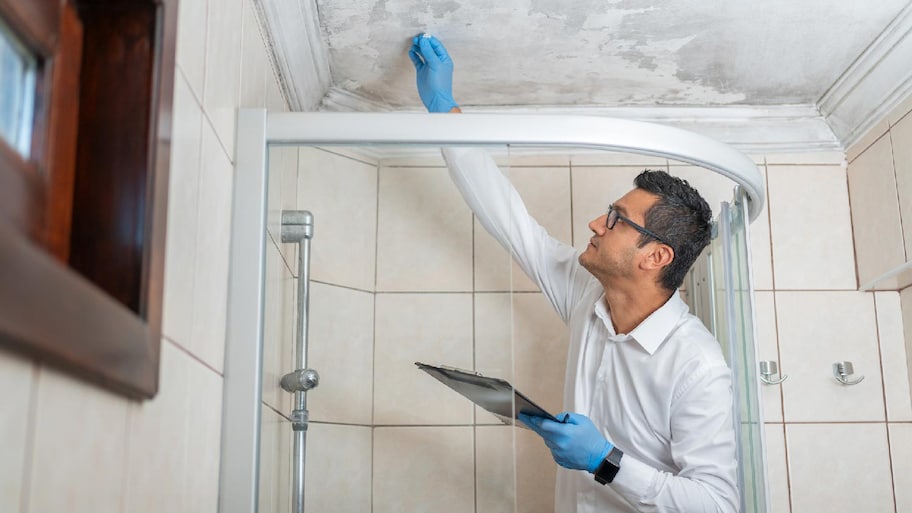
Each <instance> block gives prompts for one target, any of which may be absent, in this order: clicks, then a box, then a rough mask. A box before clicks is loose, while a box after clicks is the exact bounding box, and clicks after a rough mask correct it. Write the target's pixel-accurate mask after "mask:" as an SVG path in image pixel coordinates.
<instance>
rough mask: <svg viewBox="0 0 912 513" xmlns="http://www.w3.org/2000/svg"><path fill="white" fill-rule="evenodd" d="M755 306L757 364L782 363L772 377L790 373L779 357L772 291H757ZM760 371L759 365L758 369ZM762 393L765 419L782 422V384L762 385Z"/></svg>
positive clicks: (774, 378)
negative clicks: (763, 362)
mask: <svg viewBox="0 0 912 513" xmlns="http://www.w3.org/2000/svg"><path fill="white" fill-rule="evenodd" d="M754 299H755V302H754V308H755V309H756V314H757V337H758V338H759V340H758V341H757V357H758V360H757V365H760V363H759V362H761V361H764V360H768V361H773V362H776V363H777V364H780V367H779V374H776V375H775V376H772V378H771V379H773V380H777V379H780V378H782V376H783V375H787V374H788V369H783V368H782V366H781V359H780V357H779V338H778V334H777V333H776V305H775V300H774V298H773V293H772V292H757V293H756V294H755V295H754ZM756 371H757V372H760V369H759V367H758V368H757V369H756ZM760 395H761V400H762V403H763V420H764V421H765V422H782V386H781V385H767V384H761V385H760Z"/></svg>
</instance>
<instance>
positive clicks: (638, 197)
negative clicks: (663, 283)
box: [579, 189, 658, 281]
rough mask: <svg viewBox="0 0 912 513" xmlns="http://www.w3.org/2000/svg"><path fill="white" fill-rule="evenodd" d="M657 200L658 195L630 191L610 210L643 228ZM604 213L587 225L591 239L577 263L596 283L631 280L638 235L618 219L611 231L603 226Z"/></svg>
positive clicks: (638, 252) (636, 254)
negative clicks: (607, 280)
mask: <svg viewBox="0 0 912 513" xmlns="http://www.w3.org/2000/svg"><path fill="white" fill-rule="evenodd" d="M656 201H658V196H656V195H655V194H652V193H650V192H646V191H644V190H642V189H633V190H632V191H630V192H628V193H627V194H625V195H624V196H623V197H621V198H620V199H619V200H617V201H615V202H614V203H613V206H614V209H615V210H617V211H618V213H619V214H621V215H622V216H624V217H626V218H629V219H630V220H631V221H633V222H635V223H637V224H639V225H640V226H643V225H645V224H646V212H647V211H648V210H649V208H650V207H652V205H653V204H655V202H656ZM606 220H607V214H603V215H601V216H599V217H597V218H595V219H593V220H592V221H591V222H590V223H589V229H590V230H592V233H593V235H592V237H591V238H590V239H589V245H588V246H587V247H586V250H585V251H583V253H582V254H581V255H580V257H579V262H580V264H581V265H582V266H583V267H585V268H586V269H587V270H588V271H589V272H590V273H592V275H593V276H595V277H596V278H598V279H599V280H600V281H604V279H611V278H631V277H632V276H633V273H634V271H635V269H636V266H637V257H638V256H639V255H640V253H641V249H642V248H638V247H637V242H638V241H639V240H640V232H638V231H637V230H636V229H635V228H633V227H632V226H630V225H629V224H627V223H626V222H624V220H623V219H618V221H617V223H616V224H615V225H614V228H613V229H611V230H609V229H608V228H607V227H606V226H605V223H606Z"/></svg>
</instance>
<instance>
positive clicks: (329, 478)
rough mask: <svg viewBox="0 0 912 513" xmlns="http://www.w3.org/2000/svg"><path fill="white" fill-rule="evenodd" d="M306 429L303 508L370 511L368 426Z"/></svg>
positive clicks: (340, 512) (351, 512) (344, 512)
mask: <svg viewBox="0 0 912 513" xmlns="http://www.w3.org/2000/svg"><path fill="white" fill-rule="evenodd" d="M307 431H308V433H307V442H308V443H307V466H306V469H305V471H304V478H305V484H304V511H332V512H334V513H335V512H338V513H361V512H364V511H371V486H370V483H371V482H372V480H373V472H372V469H371V461H372V454H373V453H374V450H373V447H372V444H373V440H372V430H371V428H369V427H361V426H338V425H327V424H318V423H313V424H311V425H310V427H309V428H308V430H307ZM288 432H290V430H289V431H288ZM439 463H440V462H438V464H439ZM394 486H405V487H407V489H409V488H408V486H409V483H408V482H402V483H396V484H395V485H394ZM375 490H376V486H375ZM374 511H377V509H376V507H374ZM400 511H409V510H400Z"/></svg>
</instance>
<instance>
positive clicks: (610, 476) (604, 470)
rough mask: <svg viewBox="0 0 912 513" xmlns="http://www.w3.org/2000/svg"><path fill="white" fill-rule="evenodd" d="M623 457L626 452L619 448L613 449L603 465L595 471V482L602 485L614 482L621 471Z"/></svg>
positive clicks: (603, 461)
mask: <svg viewBox="0 0 912 513" xmlns="http://www.w3.org/2000/svg"><path fill="white" fill-rule="evenodd" d="M623 456H624V451H622V450H620V449H618V448H617V447H612V448H611V451H609V452H608V455H607V456H605V459H604V460H602V463H601V464H599V466H598V468H597V469H595V473H594V474H595V480H596V481H597V482H599V483H600V484H608V483H610V482H612V481H614V476H616V475H617V473H618V471H619V470H621V457H623Z"/></svg>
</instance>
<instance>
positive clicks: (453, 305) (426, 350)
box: [374, 293, 472, 425]
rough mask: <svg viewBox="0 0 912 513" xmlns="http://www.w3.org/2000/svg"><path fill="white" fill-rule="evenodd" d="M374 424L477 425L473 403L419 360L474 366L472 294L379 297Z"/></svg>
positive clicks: (375, 353)
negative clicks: (420, 365) (427, 370)
mask: <svg viewBox="0 0 912 513" xmlns="http://www.w3.org/2000/svg"><path fill="white" fill-rule="evenodd" d="M375 315H376V324H375V328H374V329H375V345H374V424H375V425H384V424H471V422H472V403H471V402H469V401H468V400H467V399H466V398H464V397H462V396H461V395H459V394H457V393H456V392H454V391H453V390H451V389H449V388H448V387H446V386H445V385H443V384H441V383H439V382H437V381H436V380H435V379H434V378H433V377H431V376H429V375H427V374H426V373H424V372H422V371H421V370H419V369H418V368H417V367H415V362H419V361H420V362H424V363H430V364H443V365H447V366H450V367H457V368H460V369H471V368H472V295H471V294H380V293H378V294H377V296H376V314H375Z"/></svg>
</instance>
